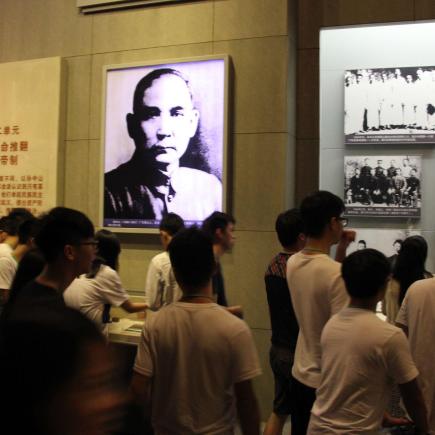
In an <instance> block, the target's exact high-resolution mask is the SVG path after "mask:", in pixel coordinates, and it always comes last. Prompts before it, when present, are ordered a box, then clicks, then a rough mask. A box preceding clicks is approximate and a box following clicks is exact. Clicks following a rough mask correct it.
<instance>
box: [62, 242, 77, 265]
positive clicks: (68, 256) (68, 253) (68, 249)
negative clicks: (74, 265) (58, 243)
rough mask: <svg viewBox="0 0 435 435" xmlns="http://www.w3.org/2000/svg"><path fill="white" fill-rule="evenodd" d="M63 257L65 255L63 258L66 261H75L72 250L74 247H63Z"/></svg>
mask: <svg viewBox="0 0 435 435" xmlns="http://www.w3.org/2000/svg"><path fill="white" fill-rule="evenodd" d="M63 255H65V258H66V259H67V260H70V261H72V260H74V259H75V250H74V246H72V245H65V246H64V247H63Z"/></svg>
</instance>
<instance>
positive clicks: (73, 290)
mask: <svg viewBox="0 0 435 435" xmlns="http://www.w3.org/2000/svg"><path fill="white" fill-rule="evenodd" d="M95 239H96V242H97V252H96V257H95V259H94V261H93V262H92V267H91V270H90V272H89V273H87V274H84V275H81V276H80V277H79V278H76V279H75V280H74V281H73V282H72V283H71V285H70V286H69V287H68V288H67V289H66V290H65V293H64V295H63V296H64V299H65V303H66V304H67V305H68V306H69V307H71V308H75V309H76V310H79V311H81V312H82V313H83V314H84V315H85V316H86V317H88V318H89V319H90V320H92V321H93V322H94V323H96V324H97V326H98V327H99V328H100V330H101V332H102V333H103V335H104V336H105V337H106V338H108V337H109V328H108V324H109V323H110V308H111V306H112V305H114V306H115V307H121V308H122V309H123V310H125V311H127V312H128V313H138V312H140V311H145V310H146V309H147V308H148V304H146V303H142V302H133V301H131V300H130V298H129V296H128V294H127V291H126V290H125V289H124V287H123V286H122V283H121V278H120V277H119V275H118V264H119V261H118V259H119V254H120V253H121V244H120V242H119V239H118V238H117V237H116V235H115V234H113V233H112V232H111V231H108V230H100V231H98V232H97V233H96V235H95Z"/></svg>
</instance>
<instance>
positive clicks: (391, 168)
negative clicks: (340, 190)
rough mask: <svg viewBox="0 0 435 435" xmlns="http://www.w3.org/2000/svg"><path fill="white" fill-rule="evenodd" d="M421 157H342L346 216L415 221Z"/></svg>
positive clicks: (419, 185) (420, 183) (419, 205)
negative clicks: (409, 219) (410, 219)
mask: <svg viewBox="0 0 435 435" xmlns="http://www.w3.org/2000/svg"><path fill="white" fill-rule="evenodd" d="M421 162H422V160H421V156H408V155H392V156H373V155H371V156H345V157H344V202H345V205H346V211H345V214H346V216H372V217H396V218H419V217H420V215H421V204H422V195H421V188H422V164H421Z"/></svg>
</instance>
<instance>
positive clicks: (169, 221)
mask: <svg viewBox="0 0 435 435" xmlns="http://www.w3.org/2000/svg"><path fill="white" fill-rule="evenodd" d="M182 229H184V221H183V218H182V217H180V216H178V214H176V213H168V214H167V215H166V216H164V217H163V219H162V220H161V221H160V225H159V230H160V231H166V232H167V233H168V234H169V235H170V236H175V234H177V233H178V231H181V230H182Z"/></svg>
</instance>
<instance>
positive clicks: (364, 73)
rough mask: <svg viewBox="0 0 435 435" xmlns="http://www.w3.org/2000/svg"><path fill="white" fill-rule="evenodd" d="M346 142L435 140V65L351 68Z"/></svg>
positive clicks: (346, 95) (347, 77) (346, 98)
mask: <svg viewBox="0 0 435 435" xmlns="http://www.w3.org/2000/svg"><path fill="white" fill-rule="evenodd" d="M344 79H345V80H344V81H345V88H344V112H345V117H344V130H345V143H346V144H355V143H356V144H370V143H382V142H384V143H385V142H387V143H393V144H398V143H404V142H405V143H408V142H411V143H412V142H414V143H435V66H420V67H406V68H403V67H401V68H377V69H357V70H347V71H345V76H344Z"/></svg>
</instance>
